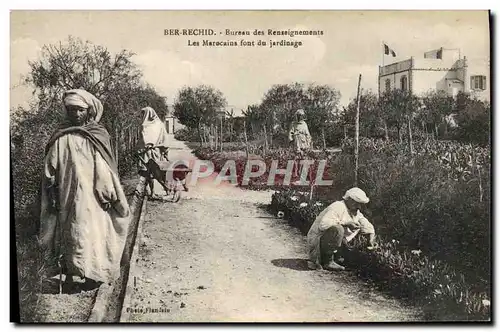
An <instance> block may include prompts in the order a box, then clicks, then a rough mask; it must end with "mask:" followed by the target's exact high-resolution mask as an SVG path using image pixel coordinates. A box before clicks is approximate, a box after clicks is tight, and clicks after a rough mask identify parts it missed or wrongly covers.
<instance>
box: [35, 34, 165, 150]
mask: <svg viewBox="0 0 500 332" xmlns="http://www.w3.org/2000/svg"><path fill="white" fill-rule="evenodd" d="M133 55H134V54H133V53H132V52H130V51H127V50H122V51H120V52H118V53H117V54H115V55H113V54H111V53H110V52H109V51H108V50H107V49H106V48H105V47H103V46H100V45H94V44H92V43H91V42H89V41H86V42H83V41H82V40H80V39H77V38H73V37H71V36H70V37H69V38H68V40H67V41H66V42H65V43H62V42H59V43H57V44H51V45H44V47H43V48H42V55H41V58H40V59H38V60H36V61H32V62H29V65H30V67H31V72H30V74H29V75H28V77H27V79H26V83H27V84H29V85H30V86H32V87H33V89H34V90H33V94H34V95H35V96H36V97H37V102H38V104H37V107H36V109H37V111H38V112H45V113H46V114H45V115H46V116H47V118H54V117H58V116H60V115H59V112H54V111H55V110H59V109H60V108H61V106H60V103H61V101H60V98H61V95H62V93H63V92H64V91H65V90H69V89H75V88H82V89H85V90H87V91H89V92H90V93H92V94H94V95H95V96H96V97H97V98H99V99H100V100H101V102H102V103H103V105H104V109H105V111H104V114H103V118H102V123H103V124H104V126H105V127H106V128H107V129H108V131H109V132H110V135H111V139H112V144H113V145H114V147H115V154H116V157H117V159H119V158H120V151H119V150H120V147H119V146H120V144H121V142H122V141H123V137H124V136H123V135H124V134H123V132H124V131H125V130H127V128H131V127H133V126H134V125H135V126H137V125H138V121H137V115H138V111H139V109H140V108H141V107H144V106H150V105H151V104H155V103H157V102H158V100H159V99H160V98H161V97H160V96H159V95H158V94H157V93H156V92H155V91H154V89H152V88H151V87H148V86H144V84H143V83H142V81H141V78H142V72H141V71H140V70H139V69H138V68H137V66H136V65H135V64H134V63H133V62H132V57H133ZM159 110H160V112H161V111H162V109H161V107H160V109H159Z"/></svg>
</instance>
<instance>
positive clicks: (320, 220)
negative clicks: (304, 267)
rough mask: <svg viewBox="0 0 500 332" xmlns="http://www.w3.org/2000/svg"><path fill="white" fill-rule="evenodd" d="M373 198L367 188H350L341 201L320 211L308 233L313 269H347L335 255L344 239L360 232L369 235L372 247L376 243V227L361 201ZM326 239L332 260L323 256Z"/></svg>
mask: <svg viewBox="0 0 500 332" xmlns="http://www.w3.org/2000/svg"><path fill="white" fill-rule="evenodd" d="M369 201H370V200H369V199H368V197H367V196H366V194H365V192H364V191H363V190H361V189H359V188H357V187H354V188H351V189H349V190H347V191H346V193H345V195H344V196H343V199H342V200H341V201H336V202H334V203H332V204H330V205H329V206H328V207H327V208H326V209H324V210H323V211H322V212H321V213H320V214H319V215H318V217H317V218H316V220H315V221H314V223H313V224H312V226H311V228H310V229H309V232H308V233H307V245H308V249H309V261H308V266H309V268H310V269H320V268H322V267H324V268H325V269H327V270H331V271H342V270H344V269H345V268H344V267H343V266H342V265H340V264H338V263H337V262H336V261H335V256H336V254H337V251H338V249H339V248H340V247H341V245H342V243H343V242H349V241H350V240H352V238H353V237H354V236H356V235H357V234H358V233H361V234H366V235H367V236H368V238H369V248H372V247H373V246H375V229H374V227H373V225H372V224H371V223H370V222H369V221H368V220H367V219H366V218H365V217H364V216H363V214H362V213H361V212H360V211H359V208H360V207H361V205H363V204H366V203H368V202H369ZM325 243H327V246H328V247H329V248H328V251H331V252H332V254H331V256H330V258H329V259H330V261H329V262H322V258H321V256H322V255H321V247H322V244H325ZM324 249H326V248H324ZM325 263H327V264H326V265H324V264H325Z"/></svg>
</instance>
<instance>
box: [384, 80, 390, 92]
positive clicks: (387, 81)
mask: <svg viewBox="0 0 500 332" xmlns="http://www.w3.org/2000/svg"><path fill="white" fill-rule="evenodd" d="M389 91H391V80H390V79H386V80H385V92H389Z"/></svg>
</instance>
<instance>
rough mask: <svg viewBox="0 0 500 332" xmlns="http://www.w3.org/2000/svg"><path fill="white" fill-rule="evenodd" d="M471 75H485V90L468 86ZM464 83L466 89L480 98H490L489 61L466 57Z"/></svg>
mask: <svg viewBox="0 0 500 332" xmlns="http://www.w3.org/2000/svg"><path fill="white" fill-rule="evenodd" d="M472 76H485V77H486V89H485V90H475V89H474V87H472V86H470V84H471V77H472ZM464 81H465V84H466V88H467V91H469V92H470V93H471V95H472V96H475V97H477V98H479V99H481V100H487V101H489V100H490V85H491V80H490V66H489V61H488V60H484V59H467V67H466V68H465V80H464Z"/></svg>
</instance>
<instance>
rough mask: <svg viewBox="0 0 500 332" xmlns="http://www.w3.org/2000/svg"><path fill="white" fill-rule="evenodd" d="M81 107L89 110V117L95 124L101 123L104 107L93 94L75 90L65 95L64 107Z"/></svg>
mask: <svg viewBox="0 0 500 332" xmlns="http://www.w3.org/2000/svg"><path fill="white" fill-rule="evenodd" d="M66 106H80V107H82V108H86V109H88V110H89V116H90V118H91V119H92V120H94V121H95V122H99V120H101V117H102V112H103V107H102V103H101V101H100V100H99V99H97V98H96V97H95V96H94V95H93V94H91V93H90V92H87V91H85V90H83V89H74V90H69V91H66V92H65V93H64V95H63V107H64V110H65V111H66Z"/></svg>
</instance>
